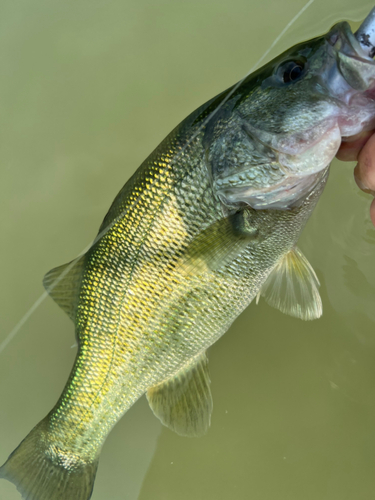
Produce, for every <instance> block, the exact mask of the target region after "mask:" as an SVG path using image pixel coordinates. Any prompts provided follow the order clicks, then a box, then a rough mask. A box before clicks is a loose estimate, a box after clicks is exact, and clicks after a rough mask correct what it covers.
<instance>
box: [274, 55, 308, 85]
mask: <svg viewBox="0 0 375 500" xmlns="http://www.w3.org/2000/svg"><path fill="white" fill-rule="evenodd" d="M304 69H305V63H304V61H301V60H299V61H286V62H284V63H282V65H281V66H280V67H279V70H278V73H279V75H280V77H281V79H282V81H283V82H284V83H290V82H295V81H296V80H298V79H299V78H300V77H301V76H302V75H303V73H304Z"/></svg>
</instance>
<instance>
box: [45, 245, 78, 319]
mask: <svg viewBox="0 0 375 500" xmlns="http://www.w3.org/2000/svg"><path fill="white" fill-rule="evenodd" d="M84 264H85V256H84V255H83V256H82V257H79V258H77V259H75V260H72V261H71V262H69V263H68V264H64V265H63V266H59V267H55V268H54V269H51V271H49V272H48V273H47V274H46V275H45V276H44V278H43V286H44V288H45V289H46V291H47V292H48V293H49V295H50V296H51V297H52V298H53V300H54V301H55V302H56V304H57V305H59V306H60V307H61V309H63V310H64V311H65V312H66V314H67V315H68V316H69V317H70V318H71V319H72V320H73V321H74V320H75V316H76V312H77V305H78V298H79V290H80V286H81V279H82V273H83V269H84Z"/></svg>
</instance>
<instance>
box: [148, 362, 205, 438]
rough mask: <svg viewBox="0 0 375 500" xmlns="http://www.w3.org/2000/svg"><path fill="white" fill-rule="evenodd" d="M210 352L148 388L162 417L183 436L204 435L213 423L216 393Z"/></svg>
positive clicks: (162, 420) (150, 397) (154, 405)
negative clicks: (211, 371)
mask: <svg viewBox="0 0 375 500" xmlns="http://www.w3.org/2000/svg"><path fill="white" fill-rule="evenodd" d="M210 382H211V381H210V377H209V373H208V359H207V356H206V353H203V354H201V355H199V356H198V357H196V358H194V360H193V361H192V362H191V363H190V364H189V365H188V366H186V367H184V368H183V369H182V370H180V371H179V372H178V373H177V374H176V375H174V376H173V377H172V378H170V379H168V380H166V381H165V382H163V383H161V384H159V385H156V386H154V387H151V388H150V389H149V390H148V391H147V399H148V402H149V404H150V407H151V409H152V411H153V412H154V414H155V415H156V416H157V417H158V419H159V420H160V421H161V422H162V423H163V424H164V425H165V426H167V427H169V429H171V430H173V431H175V432H177V434H180V435H181V436H202V435H203V434H205V433H206V432H207V431H208V428H209V426H210V422H211V412H212V396H211V389H210Z"/></svg>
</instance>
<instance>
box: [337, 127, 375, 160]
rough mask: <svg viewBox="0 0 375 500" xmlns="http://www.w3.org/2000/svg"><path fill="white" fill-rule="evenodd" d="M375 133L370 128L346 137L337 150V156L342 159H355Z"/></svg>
mask: <svg viewBox="0 0 375 500" xmlns="http://www.w3.org/2000/svg"><path fill="white" fill-rule="evenodd" d="M373 134H374V131H373V130H370V131H366V132H360V133H359V134H356V135H353V136H352V137H344V138H343V141H342V143H341V146H340V149H339V150H338V151H337V154H336V156H337V158H338V159H339V160H341V161H355V160H356V159H357V158H358V154H359V152H360V151H361V149H362V148H363V147H364V145H365V144H366V143H367V141H368V140H369V139H370V137H371V136H372V135H373Z"/></svg>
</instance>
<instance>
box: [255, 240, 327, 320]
mask: <svg viewBox="0 0 375 500" xmlns="http://www.w3.org/2000/svg"><path fill="white" fill-rule="evenodd" d="M319 286H320V283H319V280H318V277H317V276H316V274H315V271H314V269H313V268H312V267H311V265H310V263H309V261H308V260H307V259H306V257H305V256H304V255H303V253H302V252H301V251H300V250H299V249H298V248H294V249H293V250H291V251H290V252H289V253H288V254H286V255H285V256H284V257H283V258H282V259H281V260H280V261H279V262H278V263H277V264H276V266H275V268H274V269H273V270H272V272H271V274H270V275H269V276H268V278H267V280H266V282H265V283H264V285H263V286H262V288H261V290H260V292H259V294H260V295H262V296H263V297H264V298H265V300H266V302H267V303H268V304H269V305H270V306H273V307H275V308H276V309H279V310H280V311H281V312H283V313H285V314H289V315H290V316H294V317H296V318H300V319H304V320H312V319H316V318H320V316H321V315H322V313H323V307H322V299H321V298H320V294H319V291H318V287H319ZM258 298H259V295H258V297H257V300H258Z"/></svg>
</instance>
